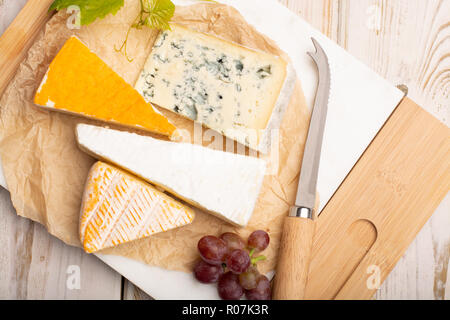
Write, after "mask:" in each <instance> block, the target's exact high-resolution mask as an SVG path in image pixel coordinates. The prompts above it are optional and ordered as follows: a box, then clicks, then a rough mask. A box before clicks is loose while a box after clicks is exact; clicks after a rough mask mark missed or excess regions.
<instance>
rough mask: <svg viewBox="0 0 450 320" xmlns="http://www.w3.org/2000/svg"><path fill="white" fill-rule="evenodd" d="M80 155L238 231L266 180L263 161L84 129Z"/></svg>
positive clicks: (80, 127) (81, 128)
mask: <svg viewBox="0 0 450 320" xmlns="http://www.w3.org/2000/svg"><path fill="white" fill-rule="evenodd" d="M77 136H78V142H79V144H80V146H81V148H82V149H84V150H86V151H87V152H89V153H90V154H93V155H94V156H97V157H98V158H100V159H105V160H107V161H109V162H112V163H114V164H116V165H118V166H119V167H122V168H124V169H126V170H127V171H130V172H132V173H134V174H136V175H137V176H139V177H141V178H143V179H144V180H147V181H149V182H151V183H153V184H156V185H158V186H160V187H162V188H163V189H165V190H166V191H168V192H170V193H172V194H174V195H176V196H177V197H178V198H181V199H183V200H185V201H186V202H188V203H190V204H192V205H194V206H197V207H199V208H201V209H204V210H207V211H209V212H210V213H213V214H215V215H217V216H218V217H220V218H222V219H225V220H227V221H229V222H231V223H233V224H235V225H239V226H245V225H247V223H248V221H249V220H250V217H251V215H252V213H253V210H254V207H255V204H256V201H257V199H258V196H259V192H260V189H261V185H262V182H263V179H264V174H265V168H266V164H265V161H264V160H261V159H258V158H254V157H246V156H242V155H236V154H234V153H229V152H222V151H217V150H212V149H209V148H205V147H202V146H198V145H192V144H188V143H176V142H169V141H163V140H158V139H153V138H151V137H146V136H140V135H137V134H134V133H129V132H123V131H117V130H111V129H107V128H102V127H97V126H91V125H85V124H80V125H78V127H77Z"/></svg>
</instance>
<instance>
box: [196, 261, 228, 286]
mask: <svg viewBox="0 0 450 320" xmlns="http://www.w3.org/2000/svg"><path fill="white" fill-rule="evenodd" d="M222 274H223V268H222V266H213V265H212V264H208V263H206V262H205V261H203V260H200V261H199V262H198V263H197V265H196V266H195V268H194V275H195V278H196V279H197V280H198V281H200V282H202V283H214V282H217V281H219V277H220V276H221V275H222Z"/></svg>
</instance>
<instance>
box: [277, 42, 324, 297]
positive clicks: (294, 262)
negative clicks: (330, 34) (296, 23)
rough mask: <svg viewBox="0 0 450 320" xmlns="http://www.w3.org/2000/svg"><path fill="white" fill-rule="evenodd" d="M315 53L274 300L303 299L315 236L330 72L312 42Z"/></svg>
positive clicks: (284, 229)
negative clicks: (315, 80) (313, 86)
mask: <svg viewBox="0 0 450 320" xmlns="http://www.w3.org/2000/svg"><path fill="white" fill-rule="evenodd" d="M311 40H312V42H313V44H314V47H315V48H316V51H315V52H308V54H309V55H310V56H311V58H312V59H313V60H314V62H315V63H316V65H317V69H318V72H319V85H318V88H317V94H316V99H315V102H314V108H313V112H312V115H311V122H310V125H309V130H308V137H307V140H306V145H305V150H304V153H303V161H302V167H301V173H300V178H299V183H298V188H297V197H296V200H295V205H294V206H293V207H292V208H291V209H290V210H289V216H288V217H286V218H285V221H284V225H283V234H282V237H281V243H280V249H279V250H280V252H279V255H278V266H277V272H276V275H275V283H274V287H273V298H274V299H277V300H301V299H303V298H304V297H305V291H306V281H307V278H308V272H309V263H310V260H311V259H310V256H311V251H312V244H313V237H314V233H315V222H314V216H315V215H314V207H315V202H316V187H317V177H318V173H319V165H320V155H321V151H322V142H323V134H324V131H325V124H326V118H327V113H328V100H329V97H330V88H331V79H330V76H331V73H330V65H329V60H328V57H327V55H326V53H325V51H324V50H323V48H322V47H321V46H320V44H319V43H318V42H317V40H316V39H314V38H312V39H311Z"/></svg>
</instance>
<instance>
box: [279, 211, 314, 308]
mask: <svg viewBox="0 0 450 320" xmlns="http://www.w3.org/2000/svg"><path fill="white" fill-rule="evenodd" d="M314 231H315V222H314V220H311V219H304V218H296V217H287V218H285V220H284V225H283V235H282V238H281V243H280V252H279V255H278V264H277V272H276V275H275V283H274V286H273V299H275V300H303V299H304V298H305V288H306V281H307V279H308V270H309V264H310V262H311V249H312V244H313V240H314ZM294 261H295V263H293V262H294Z"/></svg>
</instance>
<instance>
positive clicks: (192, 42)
mask: <svg viewBox="0 0 450 320" xmlns="http://www.w3.org/2000/svg"><path fill="white" fill-rule="evenodd" d="M295 82H296V75H295V72H294V70H293V68H292V66H291V65H290V64H288V63H287V62H286V61H284V60H283V59H282V58H281V57H277V56H273V55H271V54H269V53H265V52H259V51H255V50H252V49H249V48H246V47H243V46H240V45H238V44H235V43H231V42H227V41H225V40H222V39H219V38H216V37H213V36H211V35H208V34H204V33H199V32H195V31H192V30H189V29H187V28H185V27H183V26H180V25H175V24H172V25H171V30H170V31H164V32H161V33H160V34H159V36H158V38H157V39H156V41H155V44H154V46H153V50H152V52H151V53H150V55H149V57H148V59H147V61H146V63H145V66H144V69H143V70H142V73H141V74H140V76H139V78H138V81H137V83H136V86H135V88H136V90H137V91H138V92H140V93H141V94H142V95H143V97H144V98H145V99H146V100H147V101H148V102H151V103H154V104H157V105H159V106H160V107H163V108H165V109H168V110H171V111H173V112H176V113H177V114H180V115H182V116H184V117H186V118H189V119H192V120H194V121H196V122H198V123H201V124H203V125H205V126H206V127H209V128H211V129H214V130H216V131H218V132H220V133H221V134H223V135H225V136H227V137H229V138H231V139H234V140H236V141H238V142H240V143H242V144H244V145H246V146H248V147H250V148H252V149H255V150H257V151H260V152H262V153H268V152H269V150H270V142H271V138H270V137H271V130H276V129H279V127H280V125H281V121H282V118H283V115H284V113H285V110H286V108H287V106H288V104H289V101H290V97H291V94H292V92H293V90H294V86H295Z"/></svg>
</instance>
